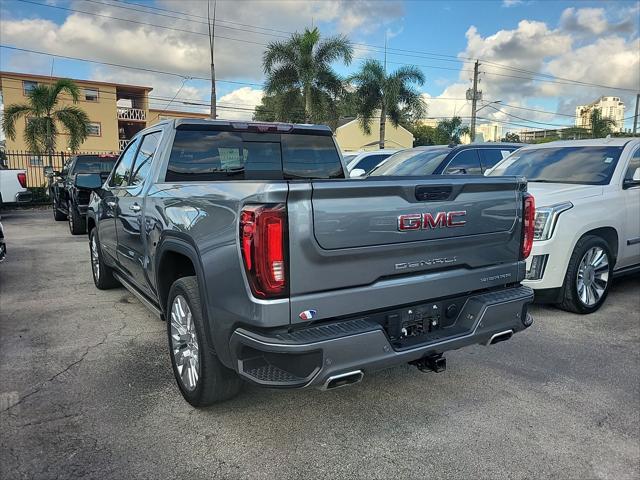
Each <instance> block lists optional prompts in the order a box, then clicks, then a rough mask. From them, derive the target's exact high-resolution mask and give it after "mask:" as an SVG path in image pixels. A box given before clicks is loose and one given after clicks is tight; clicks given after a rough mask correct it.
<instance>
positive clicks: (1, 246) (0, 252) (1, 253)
mask: <svg viewBox="0 0 640 480" xmlns="http://www.w3.org/2000/svg"><path fill="white" fill-rule="evenodd" d="M6 256H7V243H6V242H5V240H4V230H3V228H2V223H0V263H1V262H2V261H3V260H4V259H5V257H6Z"/></svg>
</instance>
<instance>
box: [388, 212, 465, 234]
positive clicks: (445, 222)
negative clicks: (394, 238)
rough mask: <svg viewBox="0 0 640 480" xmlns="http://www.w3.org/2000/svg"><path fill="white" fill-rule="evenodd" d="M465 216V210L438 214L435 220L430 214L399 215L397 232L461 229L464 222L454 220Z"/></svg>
mask: <svg viewBox="0 0 640 480" xmlns="http://www.w3.org/2000/svg"><path fill="white" fill-rule="evenodd" d="M466 214H467V211H466V210H460V211H457V212H438V213H436V215H435V218H434V216H433V215H432V214H430V213H412V214H409V215H400V216H399V217H398V230H400V231H401V232H404V231H406V230H429V229H433V228H452V227H462V226H464V224H465V223H467V222H466V220H456V218H459V217H464V216H465V215H466Z"/></svg>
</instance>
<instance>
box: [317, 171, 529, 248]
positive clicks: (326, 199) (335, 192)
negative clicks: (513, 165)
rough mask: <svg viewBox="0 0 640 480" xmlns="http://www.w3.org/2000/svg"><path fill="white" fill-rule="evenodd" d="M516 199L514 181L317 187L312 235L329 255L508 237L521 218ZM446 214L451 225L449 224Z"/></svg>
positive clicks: (410, 181)
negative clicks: (483, 236) (377, 247)
mask: <svg viewBox="0 0 640 480" xmlns="http://www.w3.org/2000/svg"><path fill="white" fill-rule="evenodd" d="M436 178H438V177H436ZM493 178H496V179H500V180H501V178H500V177H493ZM517 196H518V192H517V191H516V183H515V182H514V181H513V180H511V181H508V182H504V181H503V182H500V181H497V182H494V181H490V180H487V179H485V178H480V179H475V180H469V177H467V178H466V179H465V182H464V184H458V185H455V184H452V183H446V182H443V181H442V177H439V178H438V180H437V181H435V182H434V181H433V180H427V181H418V182H417V183H416V180H415V179H405V180H386V181H379V180H374V181H373V182H372V181H366V180H365V181H360V182H314V183H313V194H312V205H313V232H314V235H315V238H316V240H317V242H318V244H319V245H320V247H322V248H324V249H328V250H333V249H341V248H354V247H365V246H375V245H389V244H402V243H407V242H417V241H424V240H435V239H442V238H449V239H451V238H460V237H468V236H470V235H481V234H487V233H496V232H507V231H509V230H511V229H512V228H513V226H514V223H515V221H516V218H517V213H518V205H517V204H516V198H517ZM451 213H453V215H451ZM423 214H425V217H423V218H422V219H418V216H419V215H423ZM443 214H444V215H443ZM447 214H449V217H450V218H451V222H450V223H451V224H452V225H447V223H448V221H449V219H448V218H447ZM402 216H404V217H402ZM401 217H402V219H403V221H404V225H403V227H399V221H400V219H401ZM425 218H426V220H425ZM420 223H422V225H420ZM417 227H419V228H417ZM400 228H404V230H400ZM479 242H480V243H479V244H478V245H480V244H481V243H482V240H479Z"/></svg>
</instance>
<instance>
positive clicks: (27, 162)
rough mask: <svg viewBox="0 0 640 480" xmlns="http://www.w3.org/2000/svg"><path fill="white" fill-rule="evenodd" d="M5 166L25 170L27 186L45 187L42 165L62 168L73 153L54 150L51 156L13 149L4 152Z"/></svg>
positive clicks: (96, 153)
mask: <svg viewBox="0 0 640 480" xmlns="http://www.w3.org/2000/svg"><path fill="white" fill-rule="evenodd" d="M4 153H5V155H6V161H5V163H6V166H7V168H18V169H21V170H26V172H27V187H28V188H37V187H47V186H48V185H49V181H48V179H47V177H45V175H44V167H46V166H49V165H50V166H52V167H53V169H54V170H57V171H60V170H62V166H63V165H64V162H66V161H67V160H68V159H69V158H70V157H72V156H73V155H72V154H70V153H69V152H55V153H54V154H53V155H52V156H51V158H49V156H48V155H34V154H33V153H31V152H27V151H22V150H14V151H6V152H4ZM100 153H104V152H82V154H93V155H99V154H100Z"/></svg>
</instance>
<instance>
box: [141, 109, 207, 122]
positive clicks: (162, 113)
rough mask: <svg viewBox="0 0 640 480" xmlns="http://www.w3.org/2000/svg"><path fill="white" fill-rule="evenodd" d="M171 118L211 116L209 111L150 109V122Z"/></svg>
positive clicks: (202, 117)
mask: <svg viewBox="0 0 640 480" xmlns="http://www.w3.org/2000/svg"><path fill="white" fill-rule="evenodd" d="M171 118H201V119H203V120H206V119H207V118H209V114H208V113H198V112H178V111H176V110H160V109H156V108H151V109H149V119H148V122H147V123H148V124H149V125H153V124H155V123H158V122H160V121H162V120H168V119H171Z"/></svg>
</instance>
